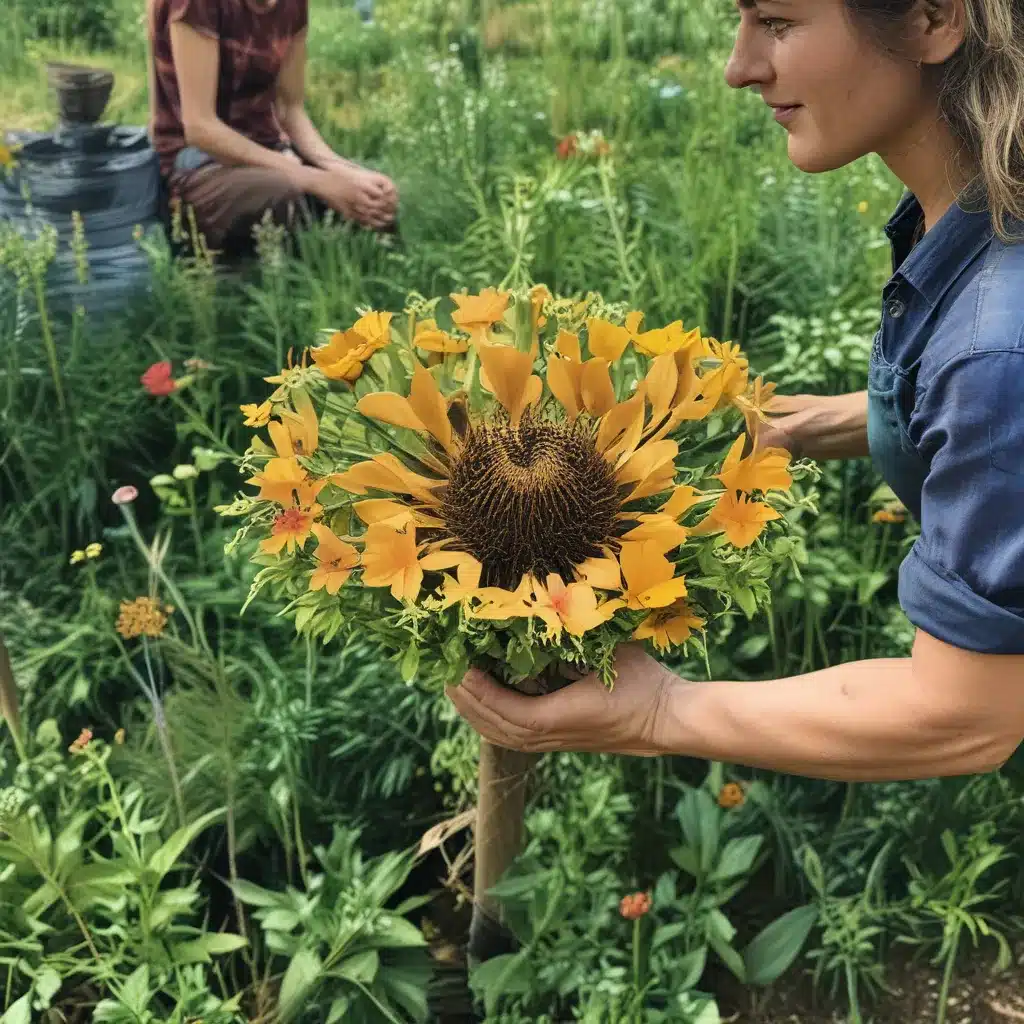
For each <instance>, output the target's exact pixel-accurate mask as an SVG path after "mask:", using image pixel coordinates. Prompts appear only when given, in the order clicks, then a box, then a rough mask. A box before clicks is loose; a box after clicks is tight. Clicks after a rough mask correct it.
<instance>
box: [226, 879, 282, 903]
mask: <svg viewBox="0 0 1024 1024" xmlns="http://www.w3.org/2000/svg"><path fill="white" fill-rule="evenodd" d="M231 891H232V892H233V893H234V894H235V895H236V896H237V897H238V898H239V899H240V900H241V901H242V902H243V903H247V904H249V906H251V907H276V906H277V905H278V904H280V903H281V902H282V901H283V899H284V898H285V897H284V896H283V895H282V894H281V893H277V892H271V891H270V890H269V889H261V888H260V887H259V886H258V885H254V884H253V883H252V882H247V881H245V879H244V878H240V879H238V881H237V882H234V883H233V884H232V886H231Z"/></svg>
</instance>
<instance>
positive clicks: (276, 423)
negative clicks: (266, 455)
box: [267, 420, 295, 459]
mask: <svg viewBox="0 0 1024 1024" xmlns="http://www.w3.org/2000/svg"><path fill="white" fill-rule="evenodd" d="M267 433H268V434H269V435H270V440H271V441H272V442H273V445H274V450H275V451H276V452H277V454H278V458H282V459H290V458H291V457H292V456H293V455H294V454H295V452H294V451H293V450H292V438H291V435H290V434H289V433H288V428H287V427H286V426H285V425H284V424H283V423H282V422H281V421H280V420H271V421H270V422H269V423H268V424H267Z"/></svg>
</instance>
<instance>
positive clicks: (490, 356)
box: [478, 345, 539, 427]
mask: <svg viewBox="0 0 1024 1024" xmlns="http://www.w3.org/2000/svg"><path fill="white" fill-rule="evenodd" d="M478 349H479V352H480V365H481V366H482V367H483V369H484V370H485V371H486V372H487V377H488V379H489V380H490V383H491V388H492V390H493V391H494V397H495V398H497V400H498V401H499V402H500V403H501V404H502V406H504V408H505V411H506V412H507V413H508V415H509V418H510V419H511V421H512V426H514V427H516V426H518V425H519V421H520V419H522V415H523V412H524V411H525V410H526V407H527V405H529V403H530V398H531V395H532V394H533V391H532V388H533V385H531V384H530V377H531V373H532V371H533V360H532V359H531V358H530V356H529V354H528V353H526V352H520V351H519V350H518V349H514V348H511V347H509V346H507V345H480V346H478ZM538 379H539V378H538Z"/></svg>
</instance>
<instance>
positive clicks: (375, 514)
mask: <svg viewBox="0 0 1024 1024" xmlns="http://www.w3.org/2000/svg"><path fill="white" fill-rule="evenodd" d="M352 511H353V512H355V514H356V515H357V516H359V518H360V519H362V521H363V522H364V523H366V524H367V526H370V525H372V524H373V523H387V525H388V526H391V527H393V528H394V529H396V530H401V529H404V528H405V527H406V526H408V525H409V523H413V522H415V521H416V518H415V517H416V514H415V512H414V511H413V510H412V509H411V508H409V506H408V505H403V504H402V503H401V502H398V501H392V500H391V499H390V498H368V499H367V500H366V501H357V502H356V503H355V504H354V505H353V506H352Z"/></svg>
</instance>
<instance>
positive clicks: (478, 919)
mask: <svg viewBox="0 0 1024 1024" xmlns="http://www.w3.org/2000/svg"><path fill="white" fill-rule="evenodd" d="M538 757H539V755H538V754H522V753H520V752H519V751H516V750H506V749H505V748H504V747H496V746H494V745H493V744H491V743H488V742H487V741H486V740H481V741H480V769H479V795H478V798H477V813H476V826H475V828H474V832H473V843H474V872H473V919H472V923H471V924H470V928H469V945H468V948H467V953H468V959H469V963H470V966H471V967H472V966H475V965H476V964H478V963H482V962H483V961H485V960H490V959H492V958H493V957H496V956H500V955H501V954H502V953H511V952H514V951H515V949H516V945H517V944H516V940H515V937H514V936H513V935H512V934H511V932H509V930H508V929H507V928H506V927H505V926H504V925H503V924H502V921H501V907H500V905H499V903H498V901H497V900H496V899H494V898H493V897H490V896H488V895H487V890H488V889H490V888H491V886H492V885H495V884H496V883H497V882H498V880H499V879H500V878H501V876H502V875H503V874H504V873H505V871H506V870H508V868H509V866H510V865H511V864H512V861H513V860H515V858H516V856H517V855H518V854H519V852H520V851H521V849H522V841H523V819H524V817H525V812H526V787H527V781H528V777H529V773H530V769H531V768H532V767H533V765H534V764H536V762H537V758H538Z"/></svg>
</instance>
